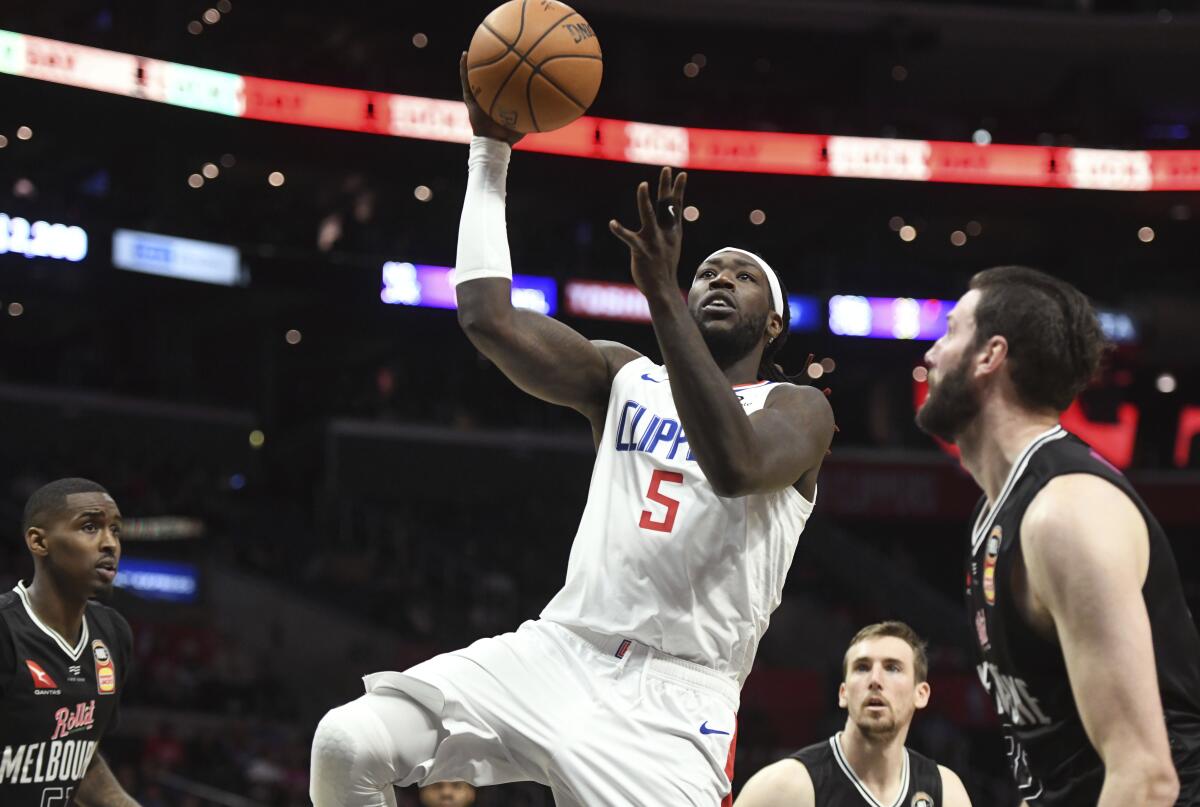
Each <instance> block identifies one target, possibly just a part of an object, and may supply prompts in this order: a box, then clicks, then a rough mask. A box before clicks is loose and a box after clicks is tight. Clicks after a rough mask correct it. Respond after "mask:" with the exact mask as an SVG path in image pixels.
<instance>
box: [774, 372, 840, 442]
mask: <svg viewBox="0 0 1200 807" xmlns="http://www.w3.org/2000/svg"><path fill="white" fill-rule="evenodd" d="M766 394H767V397H766V400H765V401H764V403H763V407H764V408H765V409H778V410H782V411H783V412H785V413H786V414H788V415H792V416H794V417H797V418H800V419H802V420H803V422H804V423H808V424H820V425H822V426H824V427H825V428H827V429H828V430H829V431H830V432H832V431H833V425H834V423H833V406H832V405H830V403H829V396H827V395H826V394H825V393H824V391H822V390H819V389H817V388H816V387H812V386H809V385H808V384H792V383H790V382H786V381H780V382H774V383H772V384H771V385H770V386H769V387H768V388H767V390H766Z"/></svg>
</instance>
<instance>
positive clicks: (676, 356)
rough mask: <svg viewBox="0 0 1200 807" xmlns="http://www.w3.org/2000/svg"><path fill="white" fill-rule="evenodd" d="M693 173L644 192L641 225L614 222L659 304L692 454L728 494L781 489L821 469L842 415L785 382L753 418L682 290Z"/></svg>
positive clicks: (639, 279) (641, 281)
mask: <svg viewBox="0 0 1200 807" xmlns="http://www.w3.org/2000/svg"><path fill="white" fill-rule="evenodd" d="M686 186H687V174H686V173H682V172H681V173H680V174H679V175H678V176H676V177H675V178H674V179H672V176H671V169H670V168H663V169H662V172H661V173H660V174H659V178H658V193H657V202H656V203H652V202H651V201H650V186H649V184H648V183H645V182H643V183H641V184H640V185H638V189H637V205H638V215H639V217H640V219H641V227H640V229H638V230H637V231H636V232H634V231H632V230H627V229H626V228H624V227H622V226H621V225H620V224H619V223H618V222H617V221H616V220H613V221H610V222H609V229H610V230H611V231H612V233H613V234H614V235H615V236H617V237H618V238H620V239H621V240H622V241H624V242H625V245H626V246H628V247H629V253H630V268H631V272H632V274H633V280H634V282H635V283H636V284H637V286H638V288H639V289H641V291H642V293H643V294H644V295H646V299H647V301H648V302H649V303H650V315H651V318H652V319H653V322H654V334H655V336H657V337H658V345H659V347H660V348H661V349H662V353H663V361H664V362H665V364H666V366H667V373H668V375H669V376H670V378H671V392H672V395H673V397H674V399H675V406H676V408H677V409H678V410H679V418H680V420H682V421H683V428H684V431H686V432H687V436H688V447H689V448H690V449H691V451H692V453H693V454H695V456H696V462H697V463H698V464H699V465H700V469H701V470H702V471H704V476H705V477H706V478H707V479H708V482H709V484H710V485H712V487H713V490H714V491H716V493H717V495H719V496H726V497H732V496H746V495H749V494H751V493H766V492H771V491H776V490H782V489H783V488H786V487H788V486H789V485H792V484H794V483H795V482H796V481H797V480H799V479H800V477H802V476H803V475H804V474H805V473H807V472H809V471H811V470H813V469H814V468H816V467H817V466H819V465H820V463H821V461H822V460H823V459H824V457H825V451H826V449H828V448H829V445H830V443H832V442H833V432H834V425H833V409H832V408H831V407H830V406H829V402H828V401H827V400H826V399H825V396H824V394H822V393H821V392H820V391H818V390H816V389H814V388H812V387H795V386H791V385H781V387H780V388H779V389H777V390H775V391H773V392H772V393H771V395H770V396H769V397H768V398H767V404H766V406H765V408H764V409H762V410H760V411H758V412H755V413H754V414H753V415H751V416H750V417H747V416H746V413H745V411H744V410H743V409H742V404H741V402H740V401H738V399H737V395H735V394H734V392H733V390H732V389H730V386H729V379H728V378H726V376H725V374H724V372H722V370H721V368H720V367H718V366H717V362H716V360H714V359H713V357H712V353H711V352H710V351H709V349H708V346H707V345H705V343H704V338H703V337H702V336H701V334H700V329H699V327H697V325H696V322H695V320H693V319H692V315H691V314H690V313H689V312H688V309H687V305H686V304H685V303H684V301H683V298H682V296H681V295H680V293H679V282H678V275H677V273H678V267H679V252H680V249H681V247H682V242H683V233H682V217H681V216H680V215H679V213H680V212H681V211H682V210H683V192H684V189H685V188H686Z"/></svg>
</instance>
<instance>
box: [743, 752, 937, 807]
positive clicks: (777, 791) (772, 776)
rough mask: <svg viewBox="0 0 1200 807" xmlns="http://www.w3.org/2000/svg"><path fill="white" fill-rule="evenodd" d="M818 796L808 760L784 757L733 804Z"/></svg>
mask: <svg viewBox="0 0 1200 807" xmlns="http://www.w3.org/2000/svg"><path fill="white" fill-rule="evenodd" d="M816 800H817V797H816V793H815V792H814V791H813V783H812V777H811V776H809V775H808V768H806V767H804V763H803V762H801V761H799V760H797V759H781V760H780V761H779V762H776V763H774V764H773V765H768V766H767V767H765V768H763V769H762V770H761V771H759V772H758V773H756V774H754V775H753V776H751V777H750V779H749V781H747V782H746V784H745V785H743V786H742V792H741V793H739V794H738V797H737V801H735V802H734V803H733V807H814V805H815V804H816ZM947 804H949V802H947Z"/></svg>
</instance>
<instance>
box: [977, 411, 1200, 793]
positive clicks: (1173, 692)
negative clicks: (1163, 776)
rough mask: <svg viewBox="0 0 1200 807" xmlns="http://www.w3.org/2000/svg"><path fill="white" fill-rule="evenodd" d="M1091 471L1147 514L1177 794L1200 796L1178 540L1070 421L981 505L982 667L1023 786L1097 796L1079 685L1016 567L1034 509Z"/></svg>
mask: <svg viewBox="0 0 1200 807" xmlns="http://www.w3.org/2000/svg"><path fill="white" fill-rule="evenodd" d="M1081 473H1082V474H1093V475H1095V476H1099V477H1101V478H1103V479H1106V480H1108V481H1109V482H1111V483H1112V484H1113V485H1114V486H1116V487H1117V488H1118V489H1119V490H1120V491H1122V492H1123V493H1124V494H1125V495H1126V496H1128V497H1129V498H1130V500H1132V501H1133V503H1134V504H1135V505H1136V506H1137V508H1138V510H1139V511H1141V514H1142V518H1144V519H1145V520H1146V528H1147V531H1148V532H1149V535H1150V564H1149V569H1148V571H1147V574H1146V582H1145V585H1143V587H1142V598H1143V600H1144V601H1145V603H1146V611H1147V612H1148V613H1149V615H1150V628H1151V633H1152V637H1153V640H1154V660H1155V663H1156V665H1157V669H1158V687H1159V691H1160V692H1161V694H1162V700H1163V713H1164V717H1165V720H1166V724H1167V731H1168V734H1169V736H1170V741H1171V752H1172V756H1173V757H1174V760H1175V768H1176V770H1177V771H1178V773H1179V778H1180V781H1181V791H1180V799H1179V802H1178V804H1179V805H1188V807H1191V806H1192V805H1200V635H1198V634H1197V631H1196V625H1195V623H1194V622H1193V619H1192V616H1191V614H1190V613H1189V611H1188V607H1187V601H1186V600H1185V599H1184V596H1183V587H1182V584H1181V582H1180V579H1179V570H1178V568H1177V567H1176V565H1175V556H1174V554H1173V553H1172V552H1171V545H1170V543H1169V542H1168V541H1167V536H1166V534H1165V533H1164V532H1163V529H1162V527H1161V526H1160V525H1159V523H1158V521H1156V520H1155V518H1154V516H1153V515H1152V514H1151V513H1150V511H1149V510H1148V509H1147V508H1146V505H1145V503H1144V502H1142V500H1141V499H1140V498H1139V497H1138V495H1137V493H1136V492H1134V489H1133V487H1132V486H1131V485H1130V484H1129V481H1128V480H1127V479H1126V478H1125V476H1124V475H1123V474H1122V473H1121V472H1120V471H1118V470H1117V469H1116V468H1114V467H1113V466H1112V465H1110V464H1109V463H1108V462H1106V461H1105V460H1104V459H1102V458H1101V457H1100V455H1099V454H1097V453H1096V452H1095V451H1093V450H1092V449H1091V447H1089V446H1088V445H1087V444H1086V443H1084V442H1083V441H1082V440H1079V439H1078V438H1076V437H1074V436H1073V435H1071V434H1069V433H1068V432H1066V431H1065V430H1063V429H1062V427H1055V428H1053V429H1051V430H1050V431H1048V432H1045V433H1043V434H1042V435H1040V436H1038V437H1037V438H1036V439H1035V440H1034V441H1033V442H1031V443H1030V444H1029V446H1028V447H1027V448H1026V449H1025V450H1024V451H1023V452H1022V453H1021V455H1020V456H1019V457H1018V458H1017V461H1016V462H1014V463H1013V467H1012V471H1011V472H1010V473H1009V477H1008V479H1007V481H1006V482H1005V484H1004V487H1003V488H1002V489H1001V492H1000V495H999V496H998V497H997V499H996V504H995V506H994V507H993V508H991V509H990V510H988V509H987V501H986V497H985V499H984V500H983V501H982V502H981V503H980V505H979V506H978V507H977V508H976V517H975V521H974V530H973V531H972V536H971V545H970V547H969V552H968V557H967V607H968V609H969V613H970V618H971V621H972V627H973V628H974V633H975V637H976V642H977V645H978V647H979V651H980V654H981V656H982V658H981V661H980V664H979V677H980V680H981V681H982V682H983V685H984V687H986V688H987V690H988V692H989V693H990V694H991V696H992V699H993V701H994V702H995V704H996V711H997V713H998V714H999V715H1000V719H1001V722H1002V723H1003V724H1004V734H1005V740H1006V748H1007V753H1008V757H1009V770H1011V771H1012V773H1013V776H1014V778H1015V779H1016V783H1017V786H1018V788H1019V789H1020V792H1021V796H1022V797H1023V798H1024V799H1025V801H1026V802H1027V803H1028V804H1030V805H1037V807H1075V805H1089V807H1091V806H1094V805H1095V804H1096V800H1097V799H1098V798H1099V794H1100V788H1101V785H1102V784H1103V781H1104V766H1103V763H1102V762H1101V760H1100V757H1099V755H1098V754H1097V753H1096V751H1095V749H1094V748H1093V747H1092V745H1091V743H1090V742H1089V741H1088V738H1087V735H1086V734H1085V732H1084V729H1083V723H1082V721H1081V719H1080V717H1079V712H1078V710H1077V709H1076V706H1075V699H1074V697H1073V696H1072V694H1071V684H1070V681H1069V679H1068V677H1067V667H1066V661H1065V660H1064V658H1063V654H1062V650H1061V648H1060V647H1059V645H1058V643H1057V642H1056V641H1051V640H1047V639H1045V638H1043V637H1042V636H1041V635H1040V634H1039V633H1037V632H1035V631H1034V629H1033V628H1032V627H1031V626H1030V625H1029V623H1028V622H1027V621H1026V619H1025V618H1024V616H1022V614H1021V612H1020V609H1019V608H1018V607H1017V602H1016V601H1015V598H1014V596H1013V582H1012V575H1013V570H1014V567H1019V564H1021V563H1022V562H1023V561H1022V560H1021V519H1022V518H1023V517H1024V515H1025V510H1026V509H1027V508H1028V507H1029V504H1030V502H1032V501H1033V499H1034V497H1035V496H1036V495H1037V494H1038V492H1039V491H1040V490H1041V489H1042V488H1043V487H1044V486H1045V485H1046V483H1047V482H1049V481H1050V480H1051V479H1053V478H1054V477H1056V476H1061V475H1064V474H1081ZM1114 495H1121V494H1120V493H1117V492H1116V491H1114ZM1113 663H1114V664H1117V663H1120V662H1119V660H1118V659H1114V660H1113Z"/></svg>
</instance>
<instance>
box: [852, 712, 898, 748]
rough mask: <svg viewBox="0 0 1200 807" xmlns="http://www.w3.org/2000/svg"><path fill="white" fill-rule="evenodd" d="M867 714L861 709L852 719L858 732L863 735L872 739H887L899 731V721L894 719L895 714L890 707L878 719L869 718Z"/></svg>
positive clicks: (868, 713)
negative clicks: (855, 717)
mask: <svg viewBox="0 0 1200 807" xmlns="http://www.w3.org/2000/svg"><path fill="white" fill-rule="evenodd" d="M869 715H870V712H868V711H867V710H866V709H863V711H862V712H861V713H860V714H859V715H858V719H857V720H855V721H854V724H855V725H856V726H857V727H858V731H859V733H861V734H862V735H863V736H864V737H870V738H871V739H873V740H888V739H891V738H892V737H894V736H895V735H896V732H897V731H899V728H900V721H898V720H897V719H896V715H895V713H894V712H893V711H892V710H891V709H888V710H887V713H886V714H884V715H883V716H882V717H880V718H878V719H871V718H870V717H869Z"/></svg>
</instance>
